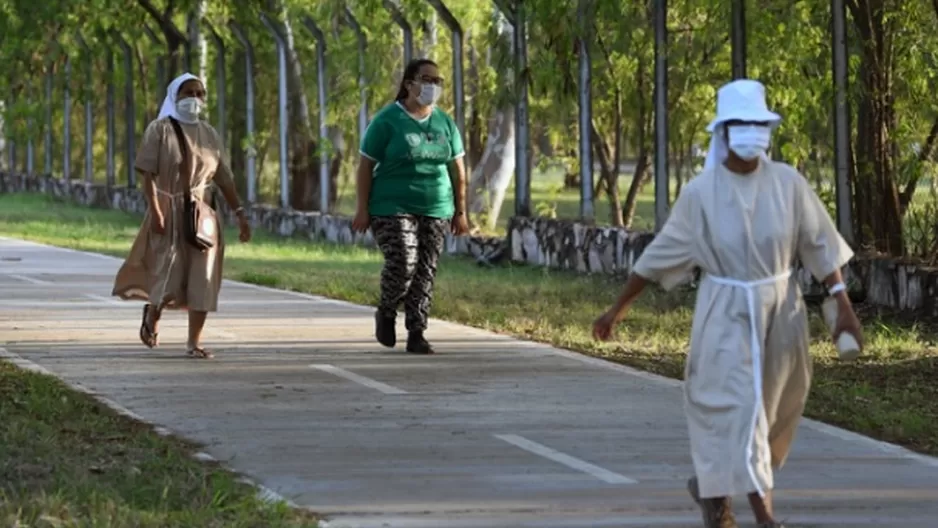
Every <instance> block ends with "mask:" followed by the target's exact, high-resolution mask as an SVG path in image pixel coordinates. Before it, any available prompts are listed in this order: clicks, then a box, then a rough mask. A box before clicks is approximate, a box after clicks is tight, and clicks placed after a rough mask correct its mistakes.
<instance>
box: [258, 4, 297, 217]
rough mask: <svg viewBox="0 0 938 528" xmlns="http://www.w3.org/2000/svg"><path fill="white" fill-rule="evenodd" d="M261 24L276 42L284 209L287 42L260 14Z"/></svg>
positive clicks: (286, 184) (283, 204)
mask: <svg viewBox="0 0 938 528" xmlns="http://www.w3.org/2000/svg"><path fill="white" fill-rule="evenodd" d="M261 22H263V23H264V26H266V27H267V30H268V31H269V32H270V34H271V36H273V37H274V40H275V41H277V87H278V90H277V93H278V97H277V103H278V104H277V106H278V108H279V114H280V206H281V207H283V208H284V209H286V208H288V207H290V173H289V172H288V171H287V164H288V163H289V159H288V154H287V134H288V133H289V132H288V130H287V119H288V117H287V104H288V100H287V97H288V96H287V42H286V39H285V38H284V35H283V33H281V31H280V28H279V27H277V25H276V24H275V23H274V22H273V21H272V20H271V19H270V17H268V16H267V15H266V14H264V13H261Z"/></svg>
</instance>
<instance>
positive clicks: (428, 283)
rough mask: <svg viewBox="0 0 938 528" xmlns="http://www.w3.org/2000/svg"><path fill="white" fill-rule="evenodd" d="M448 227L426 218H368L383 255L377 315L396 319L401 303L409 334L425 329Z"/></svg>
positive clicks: (443, 221)
mask: <svg viewBox="0 0 938 528" xmlns="http://www.w3.org/2000/svg"><path fill="white" fill-rule="evenodd" d="M448 227H449V220H447V219H443V218H430V217H427V216H416V215H398V216H375V217H372V218H371V232H372V233H373V234H374V237H375V241H376V242H377V244H378V247H379V248H380V249H381V252H382V253H383V254H384V269H383V270H382V271H381V301H380V304H379V305H378V312H379V313H380V314H381V315H383V316H386V317H395V316H396V315H397V308H398V306H400V304H401V302H403V303H404V322H405V325H406V326H407V330H408V331H410V332H416V331H423V330H426V329H427V318H428V317H429V315H430V305H431V304H432V301H433V281H434V279H435V278H436V267H437V263H438V262H439V260H440V254H441V253H442V252H443V244H444V242H445V240H446V230H447V228H448Z"/></svg>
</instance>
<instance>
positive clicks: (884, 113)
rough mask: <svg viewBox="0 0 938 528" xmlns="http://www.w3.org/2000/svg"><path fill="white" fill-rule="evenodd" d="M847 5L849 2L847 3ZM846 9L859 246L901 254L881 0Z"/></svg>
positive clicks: (889, 51) (889, 55) (888, 42)
mask: <svg viewBox="0 0 938 528" xmlns="http://www.w3.org/2000/svg"><path fill="white" fill-rule="evenodd" d="M851 4H852V3H851ZM856 4H858V8H857V9H853V5H851V11H852V15H853V19H854V21H855V22H856V25H857V33H858V35H859V37H860V38H859V40H860V48H861V54H860V71H859V75H858V77H859V82H860V84H861V86H862V88H861V90H860V94H859V103H858V105H857V136H856V145H855V148H854V152H855V153H856V178H855V181H854V186H853V187H854V215H855V218H856V235H857V240H858V241H860V243H861V244H863V245H866V246H869V247H873V248H875V249H876V250H877V251H883V252H888V253H889V254H890V255H896V256H898V255H902V254H904V251H905V247H904V243H903V239H902V208H901V207H900V202H899V190H898V187H897V185H896V179H895V177H896V167H895V159H896V154H895V153H896V144H895V139H894V138H893V131H894V130H896V125H897V123H896V114H895V107H894V94H893V86H892V76H893V63H894V57H893V55H894V52H893V48H892V35H891V33H892V32H891V31H890V30H889V29H888V28H886V27H885V25H886V23H887V22H886V16H885V9H884V6H883V2H882V0H858V2H856Z"/></svg>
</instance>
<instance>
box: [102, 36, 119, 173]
mask: <svg viewBox="0 0 938 528" xmlns="http://www.w3.org/2000/svg"><path fill="white" fill-rule="evenodd" d="M101 40H102V42H106V45H107V55H106V57H105V69H106V74H105V75H106V76H107V89H106V95H105V106H106V109H107V118H106V119H107V124H106V127H107V143H106V151H107V154H106V160H107V163H106V173H105V177H106V181H107V186H108V188H111V187H113V186H114V185H115V184H116V183H117V163H116V162H115V160H114V156H115V154H114V152H115V150H116V148H115V144H116V141H117V130H116V126H117V125H116V123H115V121H116V114H117V108H116V103H115V101H114V99H115V95H114V91H115V89H114V73H115V72H114V48H113V47H111V43H109V42H107V41H106V40H105V39H101Z"/></svg>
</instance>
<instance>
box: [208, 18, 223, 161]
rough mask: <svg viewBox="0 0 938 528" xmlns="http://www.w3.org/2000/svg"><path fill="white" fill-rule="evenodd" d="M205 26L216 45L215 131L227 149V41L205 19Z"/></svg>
mask: <svg viewBox="0 0 938 528" xmlns="http://www.w3.org/2000/svg"><path fill="white" fill-rule="evenodd" d="M203 21H204V22H205V26H206V27H207V28H208V31H209V33H210V34H211V36H212V41H213V42H214V43H215V51H216V53H215V108H216V109H217V110H216V112H217V114H216V116H215V129H216V130H217V131H218V135H219V136H221V141H222V145H223V146H225V148H226V149H227V148H228V147H227V145H226V142H227V141H228V134H226V133H225V132H226V127H225V121H226V119H227V115H226V114H227V113H226V111H225V110H226V109H225V105H226V98H225V94H226V92H227V86H226V84H225V51H226V50H225V41H224V39H222V38H221V35H219V34H218V31H216V30H215V26H214V25H213V24H212V23H211V22H209V21H208V20H205V19H203Z"/></svg>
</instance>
